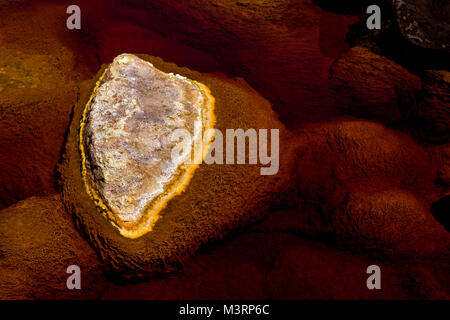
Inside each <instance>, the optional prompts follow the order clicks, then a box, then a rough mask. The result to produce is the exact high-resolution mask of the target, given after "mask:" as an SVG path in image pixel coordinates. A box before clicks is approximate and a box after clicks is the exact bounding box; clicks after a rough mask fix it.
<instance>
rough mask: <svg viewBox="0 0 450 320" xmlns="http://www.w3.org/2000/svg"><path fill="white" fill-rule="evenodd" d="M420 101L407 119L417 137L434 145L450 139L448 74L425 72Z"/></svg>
mask: <svg viewBox="0 0 450 320" xmlns="http://www.w3.org/2000/svg"><path fill="white" fill-rule="evenodd" d="M425 78H426V79H425V85H424V88H423V90H422V94H421V99H420V100H419V101H418V102H417V103H416V104H415V105H414V107H413V108H411V110H410V111H409V112H408V115H407V118H408V120H409V121H411V122H412V123H413V125H414V129H415V130H417V131H418V133H419V136H420V137H421V138H423V139H424V140H427V141H429V142H432V143H436V144H443V143H447V142H448V141H449V139H450V72H448V71H444V70H440V71H438V70H431V71H427V72H426V76H425Z"/></svg>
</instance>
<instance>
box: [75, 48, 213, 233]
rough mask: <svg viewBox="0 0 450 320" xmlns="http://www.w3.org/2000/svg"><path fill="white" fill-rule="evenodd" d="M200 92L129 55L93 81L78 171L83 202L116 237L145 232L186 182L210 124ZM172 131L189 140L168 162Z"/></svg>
mask: <svg viewBox="0 0 450 320" xmlns="http://www.w3.org/2000/svg"><path fill="white" fill-rule="evenodd" d="M208 91H209V90H208V89H207V88H206V87H205V86H204V85H202V84H200V83H195V82H193V81H190V80H188V79H186V78H184V77H182V76H179V75H173V74H167V73H164V72H162V71H160V70H158V69H156V68H155V67H153V65H152V64H151V63H149V62H147V61H144V60H142V59H140V58H138V57H136V56H134V55H131V54H122V55H120V56H118V57H116V58H115V59H114V61H113V63H112V64H111V65H110V66H109V67H108V69H107V70H106V71H105V73H104V75H103V76H102V78H101V79H100V80H99V82H98V84H97V87H96V88H95V90H94V92H93V93H92V97H91V100H90V103H89V104H88V106H87V107H86V110H85V113H84V117H85V118H84V120H83V121H84V123H83V129H82V139H83V142H82V143H83V147H82V148H81V150H82V156H83V157H84V158H85V162H84V163H83V169H86V172H84V174H85V175H86V176H85V178H86V181H85V182H86V183H87V185H88V186H87V187H88V188H89V192H90V194H91V196H92V197H93V198H94V199H95V200H96V201H98V202H99V203H101V202H103V203H101V204H99V207H100V208H101V209H104V210H106V211H107V214H108V216H109V217H110V218H111V219H112V220H113V221H114V223H115V224H116V225H118V226H119V228H120V232H121V234H123V235H125V236H129V237H135V236H140V235H142V234H143V233H145V232H147V231H150V229H151V226H152V225H153V224H154V223H155V222H156V220H157V218H158V212H159V211H160V210H161V208H162V207H163V206H164V204H165V203H166V201H168V200H169V199H170V198H171V196H173V194H174V193H176V192H179V189H180V188H181V187H182V185H184V184H186V183H187V181H188V180H189V178H190V175H192V173H193V170H195V165H189V164H188V162H189V163H191V161H190V160H191V157H192V155H193V154H194V152H193V149H194V148H193V146H194V144H197V143H198V142H201V141H202V138H203V131H202V128H204V129H207V128H210V127H211V126H212V125H213V121H214V115H213V111H212V108H213V105H214V102H213V98H212V97H211V96H210V94H209V93H208ZM195 123H198V124H199V125H201V126H199V125H195ZM176 129H185V130H187V132H189V134H190V136H191V137H192V139H191V141H183V143H184V144H186V146H184V150H186V152H184V153H182V154H180V155H179V156H177V157H172V150H173V149H174V148H175V147H177V145H178V143H179V142H180V141H179V139H175V138H174V136H173V135H174V132H175V130H176ZM204 147H205V148H207V145H205V146H204ZM191 151H192V152H191ZM199 156H200V157H202V154H200V155H199ZM196 160H197V161H198V160H201V159H196ZM100 199H101V200H100Z"/></svg>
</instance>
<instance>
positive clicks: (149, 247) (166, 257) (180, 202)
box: [58, 55, 297, 277]
mask: <svg viewBox="0 0 450 320" xmlns="http://www.w3.org/2000/svg"><path fill="white" fill-rule="evenodd" d="M139 57H140V58H142V59H144V60H146V61H150V62H151V63H152V64H153V65H154V66H155V67H156V68H158V69H159V70H162V71H164V72H167V73H174V74H180V75H182V76H184V77H187V78H189V79H193V80H195V81H198V82H201V83H203V84H205V85H206V86H207V87H208V88H209V89H210V90H211V94H212V96H214V99H215V104H214V115H215V125H214V128H215V129H217V130H220V132H223V133H225V132H226V129H229V128H233V129H236V128H242V129H243V130H248V129H250V128H256V129H260V128H265V129H268V130H271V129H278V130H279V141H280V144H283V152H281V153H280V155H279V171H278V173H277V174H275V175H271V176H261V168H262V167H266V165H263V164H261V163H258V164H255V165H249V164H245V165H226V164H211V165H208V164H206V163H201V164H200V165H199V166H198V167H197V169H196V170H195V172H194V174H193V175H192V177H191V179H190V180H189V183H188V184H187V185H186V186H185V189H184V191H183V192H182V193H180V194H178V195H176V196H174V197H173V198H172V199H171V200H170V201H168V202H167V205H166V206H165V207H164V208H163V209H162V210H161V211H160V212H159V215H160V219H158V220H157V221H156V222H155V224H154V225H153V227H152V230H151V231H150V232H147V233H145V234H143V235H142V236H140V237H135V238H130V237H124V236H123V235H122V234H121V233H120V232H119V229H118V228H117V227H115V226H114V225H112V224H111V223H110V222H109V221H108V220H107V219H105V218H104V217H103V216H102V215H101V214H100V213H99V207H98V206H97V205H96V204H95V202H94V201H93V200H92V198H91V197H90V196H89V194H88V192H87V190H86V188H85V183H84V181H83V176H82V172H81V170H80V168H81V163H82V159H81V153H80V151H79V147H80V141H83V140H80V134H79V131H80V121H81V118H82V114H83V110H84V106H85V105H86V103H87V102H88V100H89V97H90V95H91V92H92V89H93V88H94V87H95V83H96V82H97V79H98V77H100V76H101V74H102V71H100V72H99V73H98V75H97V76H96V77H95V78H94V79H92V80H91V81H87V82H85V83H83V84H82V85H81V86H80V88H81V90H80V98H79V102H78V103H77V104H76V106H75V108H74V114H73V120H72V123H71V126H70V131H69V133H68V136H67V142H66V148H65V153H64V154H63V157H62V161H61V164H60V166H59V168H58V171H59V173H60V180H59V181H60V184H61V186H62V193H63V201H64V205H65V206H66V208H67V209H68V211H70V212H71V213H72V214H73V216H74V218H75V221H76V222H77V223H76V225H77V227H78V228H79V229H80V230H81V231H82V233H83V234H84V235H86V236H87V237H88V240H89V241H90V243H91V244H92V245H93V246H94V247H95V249H96V250H97V251H98V253H99V254H100V256H101V257H102V260H103V261H105V263H106V267H107V268H108V269H113V270H115V271H117V272H118V273H119V274H121V275H122V276H124V277H128V276H133V277H134V276H136V275H137V276H141V275H150V276H153V275H157V274H160V273H167V272H171V271H174V270H179V268H180V267H181V266H183V265H184V264H185V262H186V260H187V258H189V257H190V256H191V255H192V254H194V253H195V252H196V251H197V250H198V248H199V247H200V246H201V245H203V244H205V243H207V242H209V241H214V240H218V239H221V238H223V237H224V236H226V235H227V234H228V233H229V232H230V231H232V230H239V229H241V228H243V227H244V226H246V225H247V224H248V223H249V222H251V221H255V220H258V219H261V218H262V217H264V216H266V215H267V214H268V213H269V212H270V211H269V210H270V208H271V207H272V206H273V205H274V203H275V204H280V205H281V203H283V201H285V200H286V199H287V198H288V197H289V196H290V194H291V193H290V192H291V191H292V190H293V189H294V185H295V184H296V183H297V182H296V180H295V176H294V173H295V167H296V166H295V161H296V156H295V153H294V151H295V150H294V146H293V144H292V143H290V142H293V141H294V140H293V138H292V136H291V134H290V133H289V132H288V131H287V130H286V128H285V127H284V125H283V124H282V123H281V122H280V121H279V120H278V117H277V114H276V113H275V112H274V111H273V110H272V108H271V105H270V103H269V102H268V101H267V100H265V99H264V98H262V97H261V96H260V95H259V94H258V93H257V92H256V91H255V90H254V89H252V88H251V87H250V86H249V85H248V84H247V83H246V82H245V81H244V80H242V79H230V78H228V77H226V76H224V75H223V74H219V73H214V74H203V73H199V72H196V71H192V70H189V69H187V68H182V67H178V66H177V65H175V64H172V63H167V62H164V61H162V60H161V59H159V58H155V57H151V56H148V55H139ZM174 81H175V79H174Z"/></svg>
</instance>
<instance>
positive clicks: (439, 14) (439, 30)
mask: <svg viewBox="0 0 450 320" xmlns="http://www.w3.org/2000/svg"><path fill="white" fill-rule="evenodd" d="M392 7H393V9H394V11H395V14H396V16H397V23H398V25H399V27H400V30H401V32H402V34H403V36H404V37H405V38H406V39H407V40H408V41H410V42H412V43H414V44H415V45H418V46H420V47H424V48H433V49H439V50H446V51H447V52H450V39H449V34H450V4H449V2H448V1H445V0H392Z"/></svg>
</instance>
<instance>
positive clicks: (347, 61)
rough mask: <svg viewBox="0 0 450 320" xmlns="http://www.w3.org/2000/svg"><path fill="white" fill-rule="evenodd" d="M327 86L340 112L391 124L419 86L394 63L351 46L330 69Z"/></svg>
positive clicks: (413, 77) (410, 100) (417, 82)
mask: <svg viewBox="0 0 450 320" xmlns="http://www.w3.org/2000/svg"><path fill="white" fill-rule="evenodd" d="M329 85H330V88H331V89H332V90H333V92H334V93H335V97H336V103H337V108H338V109H339V110H340V111H341V112H342V113H345V114H352V115H357V116H359V117H364V118H366V119H373V120H378V121H382V122H391V121H395V120H399V119H400V118H401V116H402V113H403V112H405V110H407V109H408V108H409V107H411V105H412V104H413V102H414V101H415V97H416V94H417V92H418V91H419V90H420V89H421V86H422V83H421V80H420V79H419V78H418V77H417V76H415V75H413V74H411V73H409V72H408V71H407V70H406V69H405V68H403V67H402V66H400V65H398V64H397V63H395V62H394V61H391V60H389V59H387V58H385V57H383V56H381V55H378V54H375V53H373V52H372V51H370V50H369V49H367V48H363V47H354V48H352V49H350V50H349V51H348V52H346V53H344V54H343V55H342V56H341V57H340V58H339V59H337V60H336V62H335V63H334V64H333V66H332V67H331V69H330V76H329Z"/></svg>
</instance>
